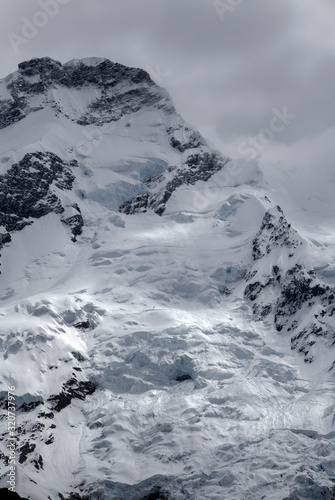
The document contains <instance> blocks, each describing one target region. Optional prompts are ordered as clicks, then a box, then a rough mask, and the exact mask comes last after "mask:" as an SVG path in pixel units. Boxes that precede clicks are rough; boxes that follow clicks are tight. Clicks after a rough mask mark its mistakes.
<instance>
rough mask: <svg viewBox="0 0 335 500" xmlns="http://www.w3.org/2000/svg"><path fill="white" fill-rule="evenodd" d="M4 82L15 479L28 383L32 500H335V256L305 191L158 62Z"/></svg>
mask: <svg viewBox="0 0 335 500" xmlns="http://www.w3.org/2000/svg"><path fill="white" fill-rule="evenodd" d="M0 89H1V91H0V92H1V104H0V106H1V109H2V114H1V117H2V118H1V120H2V121H1V127H2V129H1V131H0V137H1V139H2V140H1V142H0V224H1V231H0V244H1V245H2V251H1V253H2V257H1V259H2V266H1V267H2V274H1V280H0V306H1V307H0V315H1V327H0V351H1V352H0V355H1V356H2V362H1V368H0V404H1V407H2V409H3V410H4V412H3V418H2V419H1V421H0V425H1V436H2V441H1V442H0V461H1V477H0V487H6V486H7V479H8V475H7V472H8V458H7V457H8V447H7V444H8V437H9V435H8V427H7V421H6V419H5V416H6V410H7V391H8V387H10V386H15V393H16V406H17V410H16V416H17V430H16V438H17V441H16V447H17V452H16V465H17V468H16V489H17V491H18V492H19V493H20V495H21V496H23V497H27V498H31V499H34V500H45V499H46V498H50V499H51V500H56V499H59V498H63V499H66V500H79V499H81V498H82V499H85V500H91V499H92V500H93V499H94V500H96V499H98V498H99V499H101V500H110V499H115V498H118V499H123V500H148V499H151V500H154V499H156V500H159V499H161V500H162V499H164V500H172V499H174V500H185V499H190V500H200V499H203V498H208V499H211V500H214V499H217V500H222V499H223V498H229V499H233V498H236V499H242V498H243V499H244V498H248V499H250V500H259V499H261V498H266V499H270V500H271V499H273V500H283V499H284V498H285V499H290V500H294V499H297V498H301V499H302V498H306V499H309V498H313V499H320V500H321V499H329V500H330V499H332V498H334V494H335V491H334V479H335V468H334V463H335V452H334V450H335V447H334V436H335V434H334V423H335V417H334V409H335V405H334V395H333V390H334V369H335V366H334V352H335V351H334V345H333V344H334V322H333V315H334V305H333V303H334V296H335V291H334V283H332V276H333V274H334V273H333V267H332V266H333V262H334V252H333V251H332V249H331V248H330V247H329V246H328V247H326V246H325V245H322V244H320V243H319V244H316V242H315V238H309V237H308V236H307V235H306V234H305V233H304V234H303V235H302V234H301V227H299V225H296V224H295V227H293V224H292V223H291V222H290V221H289V220H288V219H287V218H286V217H287V214H286V206H289V209H290V212H291V213H292V214H293V213H294V200H289V203H287V198H285V199H283V204H281V207H280V206H279V205H278V198H280V196H279V194H278V193H279V191H278V190H277V186H276V185H275V183H273V186H272V185H271V178H269V175H268V173H267V176H266V182H265V181H264V177H263V173H262V172H261V171H260V169H259V167H258V165H257V164H256V163H248V162H244V161H242V160H235V161H230V160H229V159H228V158H226V157H224V156H223V155H222V154H221V153H219V152H218V151H213V150H211V149H210V148H209V146H208V145H207V143H206V141H205V140H204V139H203V138H202V137H201V136H200V134H199V133H198V132H197V131H196V130H194V129H193V128H192V127H191V126H190V125H188V124H186V123H185V122H184V121H183V119H182V118H181V117H180V116H178V115H177V114H176V112H175V111H174V108H173V105H172V102H171V100H170V98H169V96H168V94H167V93H166V91H164V90H163V89H161V88H160V87H158V86H157V85H155V84H154V83H153V82H152V81H151V80H150V77H149V76H148V75H147V74H146V73H145V72H144V71H143V70H137V69H131V68H126V67H124V66H121V65H119V64H114V63H111V62H110V61H108V60H105V59H99V58H97V59H95V58H94V59H84V60H80V61H78V60H75V61H71V62H70V63H67V64H65V65H63V66H62V65H61V64H60V63H58V62H56V61H53V60H51V59H48V58H44V59H34V60H32V61H28V62H26V63H22V64H21V65H20V66H19V70H18V72H17V73H14V74H13V75H10V76H9V77H7V78H6V79H5V80H3V81H2V82H0ZM277 180H278V177H277V178H276V182H277ZM272 195H274V196H275V198H276V199H275V201H274V200H273V199H272ZM306 217H308V213H307V215H306Z"/></svg>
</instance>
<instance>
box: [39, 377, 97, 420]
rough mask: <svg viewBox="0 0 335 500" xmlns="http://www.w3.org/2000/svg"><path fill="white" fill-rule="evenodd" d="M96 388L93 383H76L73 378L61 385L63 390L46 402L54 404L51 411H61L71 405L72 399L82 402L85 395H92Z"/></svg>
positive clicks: (87, 381)
mask: <svg viewBox="0 0 335 500" xmlns="http://www.w3.org/2000/svg"><path fill="white" fill-rule="evenodd" d="M96 388H97V385H96V384H95V383H94V382H91V381H89V380H86V381H81V382H78V381H77V379H76V378H75V376H74V377H73V378H71V379H69V380H68V381H67V382H66V383H65V384H63V390H62V392H60V393H59V394H57V395H56V396H52V397H50V398H49V399H48V401H51V402H54V406H53V409H54V410H55V411H58V412H59V411H61V410H63V409H64V408H66V407H67V406H69V404H70V403H71V401H72V399H81V400H84V399H85V398H86V396H87V395H89V394H93V393H94V392H95V390H96Z"/></svg>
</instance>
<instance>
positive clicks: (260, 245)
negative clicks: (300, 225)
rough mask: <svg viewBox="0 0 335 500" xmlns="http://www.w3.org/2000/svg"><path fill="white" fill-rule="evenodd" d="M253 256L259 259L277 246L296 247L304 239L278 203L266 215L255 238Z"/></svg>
mask: <svg viewBox="0 0 335 500" xmlns="http://www.w3.org/2000/svg"><path fill="white" fill-rule="evenodd" d="M252 243H253V248H252V256H253V259H254V260H258V259H260V258H261V257H264V255H267V254H269V253H270V252H271V250H272V249H273V248H275V247H277V246H281V247H286V248H290V249H293V250H294V249H296V248H297V247H298V245H299V244H302V241H301V240H300V239H299V236H298V233H297V231H296V230H295V229H293V228H292V227H291V224H289V223H288V222H287V220H286V217H285V215H284V214H283V211H282V209H281V208H280V207H279V206H278V205H277V207H276V208H275V209H272V210H269V211H267V212H266V214H265V215H264V218H263V221H262V224H261V227H260V230H259V231H258V233H257V234H256V237H255V238H254V240H253V242H252Z"/></svg>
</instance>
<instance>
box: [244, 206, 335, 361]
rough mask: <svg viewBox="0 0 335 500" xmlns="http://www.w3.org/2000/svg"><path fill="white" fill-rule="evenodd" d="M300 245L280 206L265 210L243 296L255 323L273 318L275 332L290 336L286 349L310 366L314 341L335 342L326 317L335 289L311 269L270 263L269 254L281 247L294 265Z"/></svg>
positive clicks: (331, 308)
mask: <svg viewBox="0 0 335 500" xmlns="http://www.w3.org/2000/svg"><path fill="white" fill-rule="evenodd" d="M304 244H305V243H304V241H303V240H302V238H301V237H300V236H299V235H298V233H297V231H296V230H295V229H293V228H292V227H291V224H289V223H288V222H287V220H286V218H285V216H284V214H283V211H282V210H281V208H280V207H278V206H277V207H276V208H275V209H272V210H271V211H268V212H266V214H265V216H264V218H263V221H262V224H261V228H260V230H259V232H258V233H257V235H256V237H255V239H254V240H253V248H252V257H253V260H254V262H255V265H254V268H253V270H252V271H251V272H250V273H249V274H248V276H246V280H247V281H249V283H248V285H247V286H246V287H245V290H244V295H245V297H246V298H247V299H248V300H249V301H250V302H252V303H253V307H252V309H253V314H254V316H255V318H256V319H258V320H262V319H265V318H266V319H267V320H268V321H269V319H273V323H274V326H275V328H276V330H277V331H278V332H282V331H283V333H284V332H285V331H286V332H294V335H292V334H291V335H292V338H291V348H292V349H298V350H299V352H301V353H303V354H304V356H305V358H304V360H305V361H306V362H312V361H313V359H314V357H315V354H313V349H312V347H313V346H314V345H315V344H316V342H317V341H318V339H323V341H324V342H326V345H331V344H332V343H334V338H335V337H334V333H332V331H333V329H332V326H331V319H330V318H331V317H332V316H333V314H334V312H335V305H334V300H335V289H334V288H331V287H330V286H329V285H325V284H324V283H322V282H321V281H320V280H319V279H318V278H317V276H316V272H315V270H314V269H312V268H308V267H303V266H302V265H301V264H299V263H293V262H292V267H289V266H288V268H287V267H285V265H284V264H281V265H277V264H276V265H271V264H273V263H274V262H275V260H272V257H271V256H270V255H269V254H271V253H273V252H274V251H275V249H276V248H280V255H281V257H283V260H284V261H285V260H286V259H287V262H289V261H290V260H292V261H293V260H294V258H295V256H296V252H297V249H299V247H301V246H303V245H304ZM267 256H268V257H267ZM266 258H267V259H268V261H267V262H268V264H267V266H269V265H270V266H271V271H270V272H268V273H264V271H263V272H261V269H262V261H263V260H264V259H266ZM269 297H270V301H269ZM315 311H317V312H318V313H317V314H315Z"/></svg>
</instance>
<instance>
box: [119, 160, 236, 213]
mask: <svg viewBox="0 0 335 500" xmlns="http://www.w3.org/2000/svg"><path fill="white" fill-rule="evenodd" d="M228 161H230V160H229V158H225V157H223V156H221V155H220V154H219V153H208V152H203V153H197V154H190V155H189V156H188V157H187V160H186V162H185V163H184V165H183V166H182V167H181V168H180V169H178V170H177V172H176V174H175V175H174V176H173V178H172V180H170V181H167V180H166V177H165V176H164V175H161V176H159V177H158V178H156V179H154V180H152V179H151V180H150V181H149V182H147V183H146V185H147V187H148V192H145V193H143V194H142V195H138V196H136V197H134V198H131V199H130V200H127V201H126V202H124V203H123V204H122V205H121V206H120V212H124V213H126V214H134V213H136V212H145V211H147V209H148V208H150V209H151V210H153V211H154V212H155V213H156V214H157V215H162V214H163V213H164V212H165V209H166V203H167V202H168V200H169V199H170V197H171V195H172V193H173V192H174V191H175V190H176V189H177V188H178V187H180V186H182V185H183V184H186V185H194V184H195V183H196V182H197V181H204V182H206V181H208V179H209V178H210V177H211V176H212V175H213V174H214V173H215V172H218V171H220V170H221V169H222V168H223V167H224V166H225V165H226V164H227V163H228ZM153 191H156V192H155V193H154V192H153Z"/></svg>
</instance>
